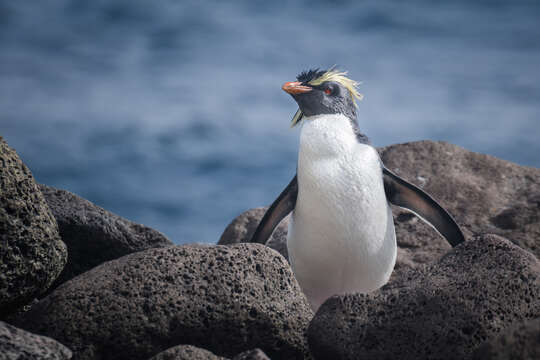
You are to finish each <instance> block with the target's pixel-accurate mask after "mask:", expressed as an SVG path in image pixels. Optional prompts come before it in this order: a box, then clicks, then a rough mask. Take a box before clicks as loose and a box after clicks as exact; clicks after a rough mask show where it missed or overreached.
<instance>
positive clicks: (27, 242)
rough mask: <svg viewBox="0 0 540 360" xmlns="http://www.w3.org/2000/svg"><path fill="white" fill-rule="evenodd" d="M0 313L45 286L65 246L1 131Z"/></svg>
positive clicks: (63, 255)
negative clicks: (2, 136)
mask: <svg viewBox="0 0 540 360" xmlns="http://www.w3.org/2000/svg"><path fill="white" fill-rule="evenodd" d="M0 244H1V245H0V259H1V260H0V318H4V316H5V315H6V314H8V313H9V312H11V311H13V310H14V309H16V308H18V307H21V306H23V305H25V304H26V303H28V302H29V301H31V300H32V299H33V298H34V297H35V296H37V295H39V294H40V293H42V292H44V291H45V290H47V288H48V287H49V286H50V285H51V284H52V282H53V281H54V280H55V279H56V277H57V276H58V274H60V272H61V271H62V269H63V268H64V265H65V264H66V259H67V251H66V246H65V244H64V243H63V242H62V240H61V239H60V236H59V234H58V226H57V225H56V221H55V220H54V217H53V216H52V214H51V212H50V210H49V207H48V206H47V203H46V202H45V200H44V199H43V195H42V194H41V192H40V191H39V188H38V186H37V185H36V183H35V181H34V177H33V176H32V173H31V172H30V170H28V168H27V167H26V166H25V165H24V164H23V162H22V161H21V159H20V158H19V156H18V155H17V153H16V152H15V150H13V149H11V148H10V147H9V146H8V144H7V143H6V142H5V141H4V139H2V138H1V137H0Z"/></svg>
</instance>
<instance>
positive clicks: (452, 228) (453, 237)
mask: <svg viewBox="0 0 540 360" xmlns="http://www.w3.org/2000/svg"><path fill="white" fill-rule="evenodd" d="M383 180H384V191H385V192H386V198H387V199H388V201H390V202H391V203H392V204H394V205H397V206H399V207H402V208H405V209H407V210H410V211H412V212H413V213H415V214H416V215H418V216H419V217H420V218H421V219H422V220H424V221H426V222H427V223H428V224H430V225H431V226H433V227H434V228H435V230H437V231H438V232H439V233H440V234H441V235H442V236H444V237H445V238H446V240H447V241H448V242H449V243H450V245H452V246H456V245H458V244H460V243H462V242H464V241H465V237H464V236H463V233H462V232H461V229H460V228H459V226H458V224H457V223H456V222H455V221H454V219H453V218H452V216H451V215H450V214H449V213H448V212H447V211H446V210H445V209H444V208H443V207H442V206H441V205H439V203H438V202H436V201H435V200H434V199H433V198H432V197H431V196H429V195H428V194H427V193H426V192H424V191H423V190H422V189H420V188H418V187H416V186H414V185H413V184H411V183H409V182H408V181H405V180H404V179H402V178H400V177H399V176H397V175H396V174H394V173H393V172H391V171H390V170H388V169H387V168H386V167H384V166H383Z"/></svg>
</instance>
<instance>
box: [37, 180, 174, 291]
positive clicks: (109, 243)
mask: <svg viewBox="0 0 540 360" xmlns="http://www.w3.org/2000/svg"><path fill="white" fill-rule="evenodd" d="M40 188H41V192H42V193H43V195H44V196H45V200H46V201H47V203H48V205H49V207H50V209H51V211H52V213H53V215H54V217H55V218H56V221H57V222H58V227H59V230H60V236H61V237H62V240H63V241H64V242H65V243H66V245H67V248H68V253H69V256H68V262H67V265H66V267H65V268H64V271H62V273H61V274H60V276H59V278H58V279H57V280H56V282H55V283H54V285H53V286H52V287H51V288H55V287H57V286H58V285H59V284H61V283H63V282H65V281H67V280H69V279H71V278H73V277H75V276H76V275H79V274H81V273H83V272H85V271H88V270H90V269H91V268H93V267H95V266H97V265H99V264H102V263H104V262H106V261H109V260H114V259H117V258H119V257H121V256H124V255H127V254H130V253H133V252H137V251H141V250H146V249H150V248H159V247H165V246H171V245H173V243H172V242H171V241H170V240H169V239H167V238H166V237H165V235H163V234H161V233H160V232H159V231H156V230H154V229H151V228H149V227H147V226H144V225H140V224H137V223H134V222H132V221H129V220H127V219H124V218H122V217H120V216H118V215H115V214H113V213H111V212H109V211H107V210H105V209H103V208H101V207H99V206H97V205H94V204H93V203H91V202H90V201H88V200H86V199H83V198H81V197H79V196H77V195H75V194H72V193H70V192H69V191H66V190H59V189H55V188H53V187H50V186H46V185H40Z"/></svg>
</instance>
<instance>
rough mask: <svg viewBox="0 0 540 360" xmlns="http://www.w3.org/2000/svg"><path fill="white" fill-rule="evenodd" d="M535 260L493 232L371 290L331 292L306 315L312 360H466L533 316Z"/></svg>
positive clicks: (538, 291)
mask: <svg viewBox="0 0 540 360" xmlns="http://www.w3.org/2000/svg"><path fill="white" fill-rule="evenodd" d="M539 298H540V262H539V261H538V259H536V258H535V257H534V255H532V254H531V253H529V252H527V251H525V250H523V249H521V248H519V247H517V246H515V245H514V244H512V243H511V242H510V241H508V240H506V239H503V238H501V237H498V236H496V235H485V236H482V237H480V238H478V239H475V240H473V241H467V242H465V243H463V244H460V245H459V246H457V247H456V248H454V249H452V250H451V251H450V252H449V253H448V254H447V255H445V256H444V257H442V258H441V259H440V260H439V261H438V262H436V263H434V264H430V265H428V266H425V267H422V268H419V269H416V270H413V269H409V270H407V271H404V273H403V276H401V277H399V278H398V279H396V281H394V282H390V283H389V284H387V285H386V286H384V287H383V288H381V289H379V290H378V291H376V292H374V293H372V294H351V295H342V296H334V297H331V298H330V299H329V300H327V301H326V302H325V303H324V304H323V305H322V306H321V308H320V309H319V311H318V312H317V314H316V315H315V317H314V319H313V320H312V322H311V324H310V326H309V330H308V338H309V345H310V350H311V352H312V354H313V355H314V357H315V358H317V359H327V358H332V359H427V358H429V359H468V358H470V357H471V353H472V351H473V350H474V349H475V348H476V347H478V346H479V345H480V344H481V343H482V342H484V341H485V340H486V339H488V338H491V337H493V336H495V335H496V334H498V333H499V332H500V331H501V330H502V329H504V328H505V327H508V326H509V325H510V324H512V323H513V322H516V321H520V320H524V319H531V318H535V317H538V316H539V314H540V301H538V299H539Z"/></svg>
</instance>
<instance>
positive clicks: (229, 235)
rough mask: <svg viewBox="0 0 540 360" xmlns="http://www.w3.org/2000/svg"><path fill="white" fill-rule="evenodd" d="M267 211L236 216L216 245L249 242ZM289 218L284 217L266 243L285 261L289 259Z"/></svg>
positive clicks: (258, 210) (261, 208)
mask: <svg viewBox="0 0 540 360" xmlns="http://www.w3.org/2000/svg"><path fill="white" fill-rule="evenodd" d="M267 209H268V207H267V206H265V207H258V208H254V209H249V210H247V211H244V212H243V213H242V214H240V215H238V216H237V217H236V218H234V219H233V221H231V223H230V224H229V225H228V226H227V227H226V228H225V231H224V232H223V234H222V235H221V237H220V239H219V241H218V244H219V245H229V244H238V243H249V242H251V237H252V236H253V233H255V230H256V229H257V226H258V225H259V222H260V221H261V219H262V217H263V216H264V213H265V212H266V210H267ZM289 218H290V216H286V217H285V218H284V219H283V220H282V221H281V222H280V223H279V225H278V226H277V227H276V229H275V230H274V232H273V233H272V236H270V238H269V239H268V241H267V242H266V246H268V247H270V248H272V249H274V250H276V251H277V252H279V253H280V254H281V255H283V257H284V258H285V259H287V260H288V259H289V254H288V252H287V229H288V226H289Z"/></svg>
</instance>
